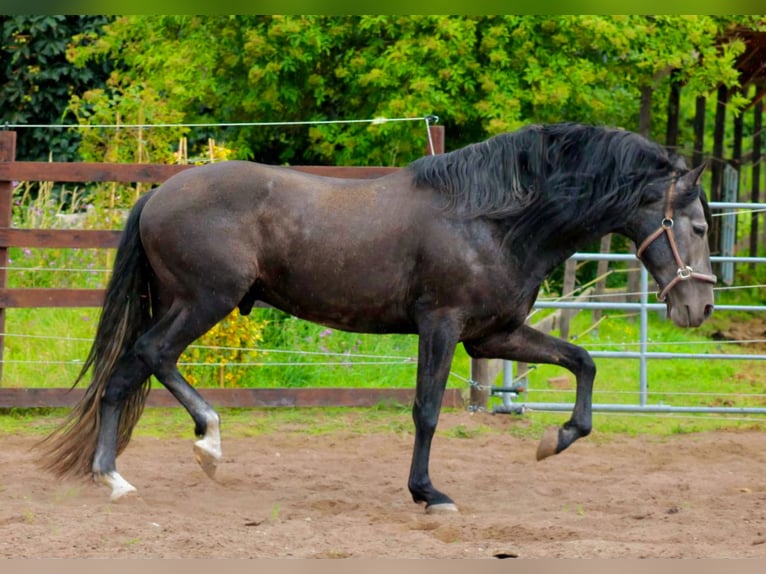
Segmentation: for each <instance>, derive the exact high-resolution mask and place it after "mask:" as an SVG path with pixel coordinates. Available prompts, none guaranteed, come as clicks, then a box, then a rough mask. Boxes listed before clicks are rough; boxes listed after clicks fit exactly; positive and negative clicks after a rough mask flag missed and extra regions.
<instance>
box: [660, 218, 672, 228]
mask: <svg viewBox="0 0 766 574" xmlns="http://www.w3.org/2000/svg"><path fill="white" fill-rule="evenodd" d="M662 227H664V228H665V229H673V218H672V217H663V218H662Z"/></svg>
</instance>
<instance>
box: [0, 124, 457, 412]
mask: <svg viewBox="0 0 766 574" xmlns="http://www.w3.org/2000/svg"><path fill="white" fill-rule="evenodd" d="M429 129H430V132H431V133H430V136H431V138H430V139H431V142H432V144H433V147H434V152H435V153H443V152H444V128H443V127H442V126H430V127H429ZM15 148H16V134H15V132H12V131H0V368H1V367H2V360H3V346H4V338H5V337H4V333H5V313H6V309H9V308H19V307H100V306H101V304H102V302H103V297H104V290H103V289H53V288H51V289H39V288H23V289H22V288H19V289H9V288H8V286H7V267H8V260H9V259H8V249H9V248H10V247H30V248H95V249H109V248H115V247H116V246H117V243H118V241H119V238H120V232H119V231H107V230H71V229H61V230H60V229H14V228H12V227H11V212H12V205H13V201H12V196H13V182H14V181H38V182H39V181H53V182H67V183H72V182H73V183H86V182H122V183H149V184H155V183H161V182H162V181H164V180H165V179H167V178H169V177H170V176H172V175H174V174H176V173H179V172H180V171H182V170H185V169H189V168H191V167H194V166H191V165H158V164H114V163H48V162H24V161H15ZM293 169H296V170H300V171H305V172H309V173H314V174H318V175H326V176H332V177H345V178H372V177H379V176H381V175H384V174H387V173H391V172H392V171H396V170H397V169H399V168H395V167H335V166H296V167H294V168H293ZM0 375H2V371H1V370H0ZM448 391H449V392H447V393H446V394H445V398H444V404H445V406H447V405H448V406H452V407H455V406H459V405H460V404H462V395H461V393H460V391H459V389H450V390H448ZM200 392H201V393H202V394H203V395H204V396H206V397H207V398H208V399H210V400H211V402H212V403H213V404H214V405H217V406H232V407H255V406H374V405H376V404H381V403H384V404H385V403H389V402H390V403H402V404H407V403H410V402H411V401H412V400H413V398H414V383H413V388H412V389H348V388H332V389H328V388H322V389H314V388H312V389H308V388H307V389H273V388H269V389H200ZM81 393H82V389H73V390H70V389H41V388H2V387H1V386H0V408H8V407H18V408H24V407H59V406H71V405H73V404H74V403H75V402H76V400H77V399H78V398H79V396H80V395H81ZM147 404H148V405H150V406H151V405H153V406H176V405H177V404H178V403H177V402H176V401H175V400H174V399H173V398H172V397H171V396H170V394H169V393H168V392H167V391H165V390H164V389H155V390H152V392H151V394H150V398H149V401H148V403H147Z"/></svg>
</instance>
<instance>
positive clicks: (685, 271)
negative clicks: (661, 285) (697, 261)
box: [676, 265, 694, 281]
mask: <svg viewBox="0 0 766 574" xmlns="http://www.w3.org/2000/svg"><path fill="white" fill-rule="evenodd" d="M693 272H694V270H693V269H692V268H691V267H689V266H688V265H687V266H686V267H679V268H678V271H676V274H677V275H678V278H679V279H680V280H681V281H686V280H687V279H691V276H692V273H693Z"/></svg>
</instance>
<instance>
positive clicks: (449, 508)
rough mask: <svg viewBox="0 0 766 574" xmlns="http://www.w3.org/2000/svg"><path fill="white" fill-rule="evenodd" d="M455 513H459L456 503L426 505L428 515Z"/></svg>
mask: <svg viewBox="0 0 766 574" xmlns="http://www.w3.org/2000/svg"><path fill="white" fill-rule="evenodd" d="M453 512H458V509H457V505H456V504H455V503H454V502H441V503H439V504H429V505H426V514H451V513H453Z"/></svg>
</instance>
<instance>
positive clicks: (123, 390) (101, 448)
mask: <svg viewBox="0 0 766 574" xmlns="http://www.w3.org/2000/svg"><path fill="white" fill-rule="evenodd" d="M150 375H151V372H150V371H149V369H148V367H147V366H146V364H145V363H144V362H143V361H141V360H140V359H139V358H138V357H136V355H135V353H133V352H128V353H126V354H125V355H124V356H123V357H122V358H121V359H120V360H119V361H118V363H117V366H116V368H115V371H114V373H113V374H112V376H111V377H110V379H109V383H108V384H107V386H106V389H105V391H104V395H103V396H102V397H101V402H100V405H99V414H100V424H99V428H98V438H97V442H96V449H95V452H94V456H93V464H92V467H91V470H92V473H93V478H94V479H95V480H96V481H97V482H101V483H102V484H105V485H106V486H108V487H109V488H110V489H111V496H110V498H111V500H117V499H119V498H121V497H123V496H125V495H126V494H129V493H131V492H135V490H136V489H135V487H134V486H133V485H131V484H130V483H129V482H128V481H126V480H125V479H124V478H122V476H120V474H119V473H118V472H117V466H116V459H117V451H118V439H119V426H120V416H121V415H122V411H123V406H124V404H125V402H126V401H127V400H128V399H129V398H130V397H131V396H132V395H133V394H134V393H136V392H137V391H138V389H139V387H140V386H141V385H142V384H143V383H144V381H146V379H148V378H149V376H150Z"/></svg>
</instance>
